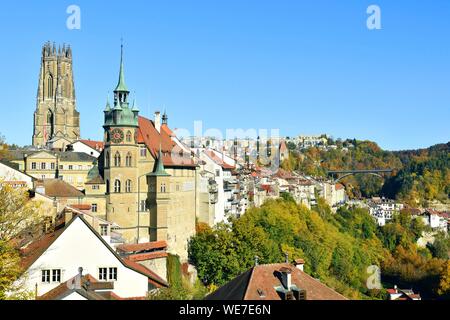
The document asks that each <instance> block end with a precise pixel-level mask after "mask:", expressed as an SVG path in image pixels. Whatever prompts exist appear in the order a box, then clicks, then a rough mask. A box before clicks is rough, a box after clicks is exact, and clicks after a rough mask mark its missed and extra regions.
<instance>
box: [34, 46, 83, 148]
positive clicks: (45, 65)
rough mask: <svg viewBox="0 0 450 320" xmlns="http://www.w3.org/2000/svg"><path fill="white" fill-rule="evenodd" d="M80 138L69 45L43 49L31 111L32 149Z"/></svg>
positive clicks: (44, 47) (78, 115)
mask: <svg viewBox="0 0 450 320" xmlns="http://www.w3.org/2000/svg"><path fill="white" fill-rule="evenodd" d="M58 138H65V139H67V140H69V141H71V142H72V141H75V140H77V139H79V138H80V114H79V112H78V111H77V110H76V103H75V86H74V80H73V71H72V49H71V48H70V46H68V47H66V46H65V45H63V47H62V48H61V47H59V48H58V49H57V48H56V46H55V44H53V45H51V44H50V42H48V43H46V44H45V45H44V46H43V48H42V57H41V70H40V74H39V85H38V92H37V102H36V111H35V112H34V132H33V146H35V147H45V146H46V145H47V142H48V141H50V140H54V139H58Z"/></svg>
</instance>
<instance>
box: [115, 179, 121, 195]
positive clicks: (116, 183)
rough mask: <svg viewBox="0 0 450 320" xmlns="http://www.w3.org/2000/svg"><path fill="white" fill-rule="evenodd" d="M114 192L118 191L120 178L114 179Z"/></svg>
mask: <svg viewBox="0 0 450 320" xmlns="http://www.w3.org/2000/svg"><path fill="white" fill-rule="evenodd" d="M114 192H115V193H120V180H119V179H116V181H114Z"/></svg>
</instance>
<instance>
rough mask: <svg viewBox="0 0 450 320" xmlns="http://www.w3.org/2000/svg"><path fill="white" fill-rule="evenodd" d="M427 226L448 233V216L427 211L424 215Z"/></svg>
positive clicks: (430, 210)
mask: <svg viewBox="0 0 450 320" xmlns="http://www.w3.org/2000/svg"><path fill="white" fill-rule="evenodd" d="M422 219H423V222H424V223H425V225H427V226H430V227H431V228H432V229H434V230H439V231H443V232H447V228H448V214H446V213H443V212H438V211H435V210H432V209H427V210H426V211H425V212H424V213H423V215H422Z"/></svg>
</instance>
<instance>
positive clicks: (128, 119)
mask: <svg viewBox="0 0 450 320" xmlns="http://www.w3.org/2000/svg"><path fill="white" fill-rule="evenodd" d="M129 94H130V92H129V91H128V89H127V86H126V84H125V76H124V69H123V46H122V48H121V58H120V72H119V83H118V84H117V87H116V89H115V90H114V105H113V107H112V108H111V106H110V104H109V102H107V104H106V108H105V111H104V113H105V123H104V125H103V128H104V129H105V137H104V142H105V149H104V151H103V154H104V157H105V159H104V179H105V182H106V219H107V220H108V221H114V222H116V223H117V224H118V225H120V226H121V227H123V228H124V231H123V235H124V237H125V239H126V240H127V241H129V242H135V241H137V240H138V239H137V238H138V232H137V226H138V224H139V221H138V220H139V219H138V213H139V212H138V183H139V174H138V172H139V171H138V157H139V145H138V141H137V139H138V127H139V124H138V116H139V110H138V108H137V106H136V105H135V104H134V103H133V106H132V107H131V106H130V105H129V103H128V96H129Z"/></svg>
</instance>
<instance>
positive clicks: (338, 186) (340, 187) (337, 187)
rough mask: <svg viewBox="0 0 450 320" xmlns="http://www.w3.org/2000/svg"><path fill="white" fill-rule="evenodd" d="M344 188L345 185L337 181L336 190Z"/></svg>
mask: <svg viewBox="0 0 450 320" xmlns="http://www.w3.org/2000/svg"><path fill="white" fill-rule="evenodd" d="M342 189H345V187H344V186H343V185H342V184H340V183H337V184H336V190H342Z"/></svg>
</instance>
